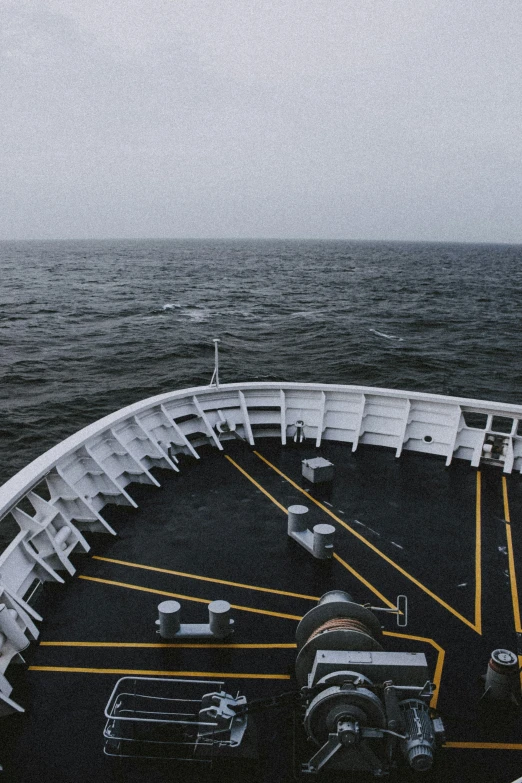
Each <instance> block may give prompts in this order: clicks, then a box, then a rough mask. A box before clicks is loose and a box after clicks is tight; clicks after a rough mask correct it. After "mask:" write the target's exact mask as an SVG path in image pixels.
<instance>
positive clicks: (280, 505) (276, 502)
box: [225, 451, 288, 514]
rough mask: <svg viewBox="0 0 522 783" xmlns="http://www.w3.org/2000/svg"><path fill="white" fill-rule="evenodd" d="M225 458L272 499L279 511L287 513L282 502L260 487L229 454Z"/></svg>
mask: <svg viewBox="0 0 522 783" xmlns="http://www.w3.org/2000/svg"><path fill="white" fill-rule="evenodd" d="M254 454H257V451H255V452H254ZM258 456H259V455H258ZM225 458H226V459H228V461H229V462H231V463H232V465H233V466H234V467H235V468H237V469H238V470H239V472H240V473H242V474H243V476H245V477H246V478H247V479H248V480H249V481H251V482H252V484H253V485H254V486H255V487H257V488H258V489H259V490H260V492H262V493H263V495H266V496H267V498H270V500H271V501H272V503H275V504H276V506H278V507H279V508H280V509H281V511H282V512H283V513H284V514H288V511H287V509H286V508H285V507H284V506H283V505H282V504H281V503H280V502H279V501H278V500H276V499H275V497H273V496H272V495H271V494H270V492H267V491H266V489H265V488H264V487H262V486H261V484H258V483H257V481H256V480H255V479H254V478H252V476H250V475H249V474H248V473H247V472H246V470H243V468H242V467H240V466H239V465H238V464H237V462H234V460H233V459H232V458H231V457H229V456H228V454H225Z"/></svg>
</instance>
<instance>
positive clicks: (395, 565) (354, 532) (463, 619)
mask: <svg viewBox="0 0 522 783" xmlns="http://www.w3.org/2000/svg"><path fill="white" fill-rule="evenodd" d="M254 454H255V455H256V456H257V457H259V459H260V460H262V461H263V462H265V463H266V464H267V465H268V467H269V468H272V470H274V471H275V472H276V473H278V474H279V475H280V476H282V477H283V478H284V479H285V480H286V481H288V483H289V484H291V485H292V486H293V487H295V489H297V490H298V491H299V492H301V494H302V495H305V496H306V497H307V498H308V500H310V501H311V502H312V503H315V505H316V506H319V508H320V509H322V510H323V511H324V512H325V513H326V514H328V515H329V516H330V517H332V519H335V521H336V522H338V523H339V525H342V527H344V528H345V529H346V530H348V532H349V533H351V534H352V535H353V536H355V537H356V538H358V539H359V541H362V543H363V544H365V545H366V546H367V547H369V548H370V549H371V550H372V551H373V552H375V554H377V555H379V557H382V559H383V560H385V561H386V562H387V563H389V564H390V565H391V566H393V568H395V569H396V570H397V571H399V573H401V574H402V575H403V576H405V577H406V579H409V580H410V582H413V584H414V585H417V587H419V588H420V589H421V590H422V591H423V592H425V593H426V595H429V596H430V598H433V600H434V601H437V603H438V604H440V605H441V606H443V607H444V608H445V609H447V610H448V612H451V614H452V615H454V616H455V617H456V618H457V619H458V620H460V621H461V622H462V623H464V624H465V625H467V626H468V627H469V628H471V629H472V630H473V631H476V632H477V633H480V630H478V629H477V627H476V625H475V624H474V623H472V622H471V620H468V619H467V617H464V616H463V615H461V614H460V613H459V612H457V610H456V609H454V608H453V607H452V606H450V605H449V604H447V603H446V601H444V600H443V599H442V598H440V597H439V596H438V595H437V594H436V593H434V592H433V591H432V590H430V589H429V588H428V587H426V586H425V585H423V584H422V582H419V580H418V579H415V577H414V576H412V575H411V574H410V573H408V571H406V570H405V569H404V568H402V567H401V566H400V565H399V564H398V563H396V562H395V561H394V560H392V559H391V557H388V555H385V554H384V552H381V550H380V549H378V547H376V546H375V545H374V544H372V543H371V542H370V541H368V540H367V539H366V538H364V536H361V534H360V533H358V532H357V530H354V529H353V528H352V527H350V525H348V524H347V523H346V522H345V521H344V520H343V519H340V518H339V517H338V516H337V515H336V514H334V513H333V511H330V509H329V508H327V507H326V506H324V505H323V504H322V503H321V502H320V501H319V500H316V499H315V498H314V497H312V496H311V495H310V494H309V493H308V492H305V491H304V489H302V488H301V487H300V486H299V484H296V483H295V481H292V479H291V478H289V477H288V476H286V475H285V474H284V473H283V472H282V471H280V470H279V468H276V466H275V465H272V463H271V462H269V461H268V460H267V459H266V458H265V457H263V455H262V454H260V453H259V452H258V451H254ZM241 472H242V473H244V471H243V470H241ZM248 478H250V477H248ZM251 481H253V479H251ZM254 483H257V482H254ZM265 494H268V493H265ZM276 502H277V501H276ZM277 505H278V506H279V507H280V508H281V506H280V504H279V503H277ZM285 513H286V509H285Z"/></svg>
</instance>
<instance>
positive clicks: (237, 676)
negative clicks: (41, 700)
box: [29, 666, 290, 680]
mask: <svg viewBox="0 0 522 783" xmlns="http://www.w3.org/2000/svg"><path fill="white" fill-rule="evenodd" d="M29 671H31V672H75V673H78V674H130V675H133V674H135V675H136V676H139V675H144V676H146V677H219V678H220V679H222V678H223V677H225V678H226V677H229V678H231V679H234V680H289V679H290V675H289V674H244V673H243V672H185V671H183V672H173V671H156V670H155V669H91V668H88V667H85V666H29Z"/></svg>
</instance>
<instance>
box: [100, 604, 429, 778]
mask: <svg viewBox="0 0 522 783" xmlns="http://www.w3.org/2000/svg"><path fill="white" fill-rule="evenodd" d="M392 611H393V610H392ZM397 611H400V610H399V608H398V609H397ZM381 638H382V632H381V625H380V623H379V621H378V620H377V618H376V616H375V614H374V613H373V612H372V611H371V610H370V609H369V608H368V607H366V606H363V605H361V604H358V603H355V602H354V601H353V600H352V598H351V596H350V595H349V594H348V593H346V592H344V591H342V590H334V591H331V592H329V593H326V594H325V595H323V596H322V598H321V599H320V600H319V602H318V604H317V605H316V606H315V607H314V608H313V609H311V610H310V611H309V612H308V613H307V614H306V615H305V616H304V617H303V618H302V620H301V622H300V623H299V625H298V628H297V632H296V639H297V648H298V655H297V660H296V677H297V681H298V684H299V685H300V686H301V687H300V689H299V690H294V691H291V692H286V693H283V694H281V695H280V696H275V697H271V698H269V699H259V700H253V701H250V702H247V700H246V698H245V696H240V695H239V694H237V695H236V696H235V697H234V696H231V695H230V694H228V693H227V692H226V691H225V690H224V683H216V682H214V681H208V680H207V681H205V680H179V679H178V680H173V679H170V678H169V679H164V678H148V677H123V678H122V679H121V680H119V681H118V683H117V684H116V686H115V688H114V690H113V693H112V694H111V697H110V699H109V702H108V704H107V708H106V710H105V716H106V718H107V723H106V726H105V731H104V737H105V753H106V754H107V755H111V756H119V757H122V756H126V757H135V758H136V757H138V758H161V759H166V758H167V759H176V760H179V761H207V762H208V761H212V760H213V759H214V758H217V757H221V758H223V757H225V758H226V757H231V756H233V755H234V752H236V753H237V752H238V750H239V746H240V745H241V743H242V740H243V737H244V734H245V731H246V729H247V717H248V713H251V712H257V713H262V712H264V711H265V710H268V709H270V708H272V707H279V708H281V707H283V708H285V707H287V708H292V709H294V710H295V711H296V712H297V713H298V714H299V717H300V719H301V721H302V725H303V727H304V731H305V733H306V735H307V737H308V738H309V740H311V741H312V742H314V743H315V744H316V745H317V746H319V747H318V750H317V751H316V753H314V755H313V756H312V757H311V758H309V759H308V760H307V761H304V762H303V761H302V759H301V763H300V770H299V771H300V772H301V773H302V774H303V775H315V774H318V773H320V772H322V771H323V770H328V771H341V772H344V771H349V770H350V771H357V772H366V773H370V774H373V775H374V776H384V775H387V774H388V773H389V772H391V771H392V770H393V769H394V768H396V767H397V766H398V765H399V764H400V763H401V759H402V760H403V762H405V763H407V764H408V765H409V766H410V767H411V768H412V769H413V770H414V771H417V772H424V771H426V770H429V769H430V768H431V766H432V764H433V759H434V752H435V749H436V747H437V746H438V745H440V744H441V743H442V742H443V740H444V726H443V724H442V721H441V719H440V718H439V717H438V716H436V715H435V714H434V713H433V711H432V710H430V707H429V703H428V702H429V699H430V698H431V696H432V695H433V691H434V686H433V683H432V682H431V681H430V679H429V677H428V669H427V664H426V658H425V656H424V654H423V653H404V652H385V651H384V650H383V648H382V645H381ZM216 686H220V687H219V688H218V689H217V690H216ZM210 688H212V690H210ZM263 719H264V718H263ZM241 752H242V751H241Z"/></svg>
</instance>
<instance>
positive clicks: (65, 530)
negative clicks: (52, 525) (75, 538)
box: [54, 525, 71, 550]
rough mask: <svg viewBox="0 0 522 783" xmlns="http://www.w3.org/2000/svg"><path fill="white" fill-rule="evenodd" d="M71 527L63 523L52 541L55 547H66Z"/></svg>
mask: <svg viewBox="0 0 522 783" xmlns="http://www.w3.org/2000/svg"><path fill="white" fill-rule="evenodd" d="M70 532H71V528H70V527H69V525H63V526H62V527H61V528H60V529H59V531H58V532H57V534H56V535H55V537H54V543H55V546H56V548H57V549H62V550H64V549H67V539H68V537H69V533H70Z"/></svg>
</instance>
